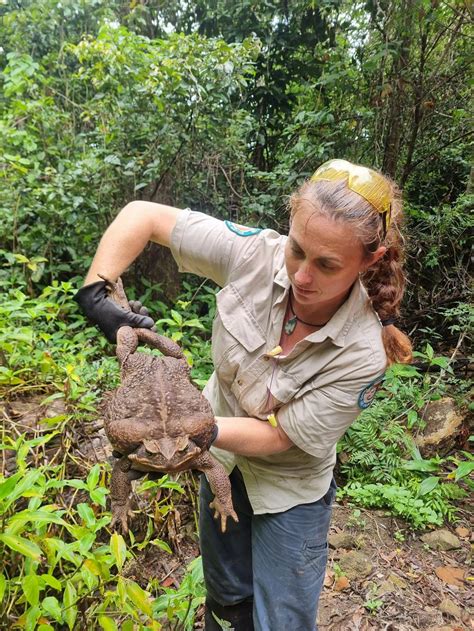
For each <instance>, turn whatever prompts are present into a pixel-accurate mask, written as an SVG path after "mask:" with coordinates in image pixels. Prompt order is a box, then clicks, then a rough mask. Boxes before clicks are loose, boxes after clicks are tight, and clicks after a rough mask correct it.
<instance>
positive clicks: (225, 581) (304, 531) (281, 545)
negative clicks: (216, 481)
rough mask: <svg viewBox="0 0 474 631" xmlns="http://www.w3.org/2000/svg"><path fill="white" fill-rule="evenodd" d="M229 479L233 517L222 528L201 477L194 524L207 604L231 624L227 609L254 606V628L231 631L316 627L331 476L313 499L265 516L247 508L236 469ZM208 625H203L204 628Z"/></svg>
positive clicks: (304, 630) (294, 630) (332, 490)
mask: <svg viewBox="0 0 474 631" xmlns="http://www.w3.org/2000/svg"><path fill="white" fill-rule="evenodd" d="M230 480H231V484H232V500H233V503H234V508H235V510H236V513H237V515H238V517H239V523H237V524H236V523H235V522H234V521H233V520H228V521H227V532H226V533H225V534H223V533H221V531H220V525H219V523H220V522H219V521H218V520H215V519H214V517H213V511H212V510H211V509H210V508H209V503H210V502H211V501H212V499H213V494H212V492H211V490H210V488H209V484H208V482H207V480H206V478H205V476H204V475H203V476H201V492H200V523H199V527H200V542H201V552H202V558H203V567H204V578H205V582H206V587H207V593H208V598H209V603H217V606H216V609H218V611H217V617H219V618H223V619H226V618H225V616H224V615H222V614H225V613H226V611H227V612H228V613H229V618H228V619H229V620H230V621H231V622H232V615H233V613H232V612H234V611H237V612H238V611H248V610H249V609H251V608H252V607H253V627H252V625H251V624H249V623H247V626H243V625H241V626H240V627H239V626H237V624H235V625H233V626H234V628H235V631H251V630H252V628H254V629H255V631H289V630H290V629H291V631H314V630H315V629H317V627H316V624H315V621H316V613H317V608H318V600H319V596H320V593H321V589H322V587H323V582H324V575H325V569H326V562H327V533H328V530H329V522H330V519H331V506H332V502H333V500H334V496H335V492H336V484H335V482H334V480H333V481H332V483H331V486H330V488H329V490H328V491H327V493H326V495H325V496H324V497H322V498H321V499H320V500H318V501H317V502H312V503H311V504H300V505H299V506H295V507H294V508H291V509H289V510H287V511H284V512H282V513H266V514H264V515H254V514H253V511H252V507H251V505H250V502H249V499H248V495H247V491H246V489H245V485H244V481H243V479H242V474H241V473H240V471H239V470H238V469H234V470H233V472H232V473H231V475H230ZM252 603H253V605H252ZM239 604H242V606H241V607H240V608H236V607H235V606H236V605H239ZM209 606H210V607H211V606H212V605H209ZM226 607H228V609H226ZM243 615H244V617H245V613H244V614H243ZM213 618H214V616H213ZM237 619H238V620H240V617H239V615H237ZM208 620H209V616H207V617H206V621H208ZM207 628H208V625H207V622H206V629H207ZM213 628H214V627H212V626H211V623H209V631H212V629H213ZM217 628H219V626H217Z"/></svg>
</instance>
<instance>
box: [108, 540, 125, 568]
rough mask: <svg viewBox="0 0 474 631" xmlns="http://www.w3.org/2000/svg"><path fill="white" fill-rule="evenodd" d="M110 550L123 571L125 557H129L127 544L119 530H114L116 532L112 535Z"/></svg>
mask: <svg viewBox="0 0 474 631" xmlns="http://www.w3.org/2000/svg"><path fill="white" fill-rule="evenodd" d="M110 550H111V552H112V556H113V557H114V559H115V564H116V565H117V567H118V569H119V571H121V570H122V567H123V564H124V563H125V559H126V558H127V545H126V543H125V541H124V538H123V537H122V535H121V534H119V533H118V532H114V534H113V535H112V536H111V537H110Z"/></svg>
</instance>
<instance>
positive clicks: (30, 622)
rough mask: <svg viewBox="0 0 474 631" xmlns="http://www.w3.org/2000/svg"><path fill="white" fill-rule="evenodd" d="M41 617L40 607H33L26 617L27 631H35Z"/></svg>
mask: <svg viewBox="0 0 474 631" xmlns="http://www.w3.org/2000/svg"><path fill="white" fill-rule="evenodd" d="M40 616H41V609H40V608H39V606H38V605H33V607H31V608H30V609H29V610H28V612H27V614H26V616H25V631H33V630H34V629H35V628H36V623H37V622H38V619H39V617H40Z"/></svg>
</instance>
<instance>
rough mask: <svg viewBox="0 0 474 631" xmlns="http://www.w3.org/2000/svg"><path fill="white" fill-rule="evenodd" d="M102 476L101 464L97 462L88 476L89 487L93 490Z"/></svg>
mask: <svg viewBox="0 0 474 631" xmlns="http://www.w3.org/2000/svg"><path fill="white" fill-rule="evenodd" d="M99 478H100V465H99V464H95V465H94V466H93V467H92V469H91V470H90V471H89V475H88V476H87V488H88V489H89V490H90V491H92V490H93V489H95V487H96V486H97V483H98V482H99Z"/></svg>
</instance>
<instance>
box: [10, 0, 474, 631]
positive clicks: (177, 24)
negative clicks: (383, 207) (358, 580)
mask: <svg viewBox="0 0 474 631" xmlns="http://www.w3.org/2000/svg"><path fill="white" fill-rule="evenodd" d="M0 16H1V28H0V67H1V75H0V77H1V82H2V93H1V96H0V147H1V149H0V163H1V177H2V187H1V190H0V258H1V261H2V264H1V266H0V291H1V293H2V304H1V306H0V389H1V393H2V396H3V397H4V401H5V402H6V403H5V405H4V407H3V408H2V411H3V414H4V417H5V422H4V430H3V432H4V436H3V439H2V444H1V452H2V454H3V456H2V457H3V461H2V462H3V468H2V473H3V474H4V477H2V478H1V481H0V510H1V512H2V516H3V521H2V528H1V531H0V548H1V554H2V560H3V563H2V567H3V573H1V572H0V601H1V596H3V595H4V594H5V598H4V599H3V602H2V605H1V608H0V625H1V624H3V625H5V626H3V627H2V628H12V625H13V623H15V624H17V625H18V626H19V627H20V628H26V629H36V628H38V629H41V631H45V630H47V629H53V628H58V629H59V628H60V629H63V628H69V629H72V628H86V625H87V626H90V627H91V628H103V629H105V630H106V631H108V630H109V629H112V630H113V629H117V628H119V626H117V625H120V624H121V625H122V626H120V628H121V629H123V630H124V631H127V629H137V628H139V629H159V628H161V623H160V622H158V620H161V621H162V622H163V620H165V619H166V620H168V621H170V620H171V621H174V622H173V624H175V626H174V627H169V628H176V629H178V628H179V629H191V628H193V624H194V621H195V614H196V611H197V610H198V607H199V606H200V604H201V603H202V601H203V594H204V591H203V587H202V574H200V570H199V566H198V565H196V564H194V565H193V564H191V566H190V567H189V569H188V572H187V573H186V574H185V577H184V579H183V581H182V583H181V585H180V587H176V589H174V588H173V587H170V586H169V585H168V586H165V587H163V585H162V584H161V583H159V582H157V579H153V580H152V581H151V582H147V580H145V578H144V577H142V578H141V580H138V579H137V580H136V581H135V580H132V579H133V576H132V578H130V574H128V575H127V573H126V572H125V570H124V567H126V566H127V563H128V562H129V561H130V559H131V558H132V557H133V558H139V555H140V551H141V550H144V549H145V547H146V544H148V543H151V544H152V545H153V546H155V547H157V548H159V549H160V550H161V551H165V552H166V553H167V554H168V553H171V551H173V553H176V548H175V546H174V544H173V541H175V539H173V536H171V535H170V533H172V531H173V528H174V529H175V530H174V532H175V534H176V528H178V529H179V523H180V522H179V520H178V522H179V523H178V526H176V523H177V522H176V519H177V517H176V514H177V512H176V505H177V499H176V497H177V494H178V495H179V493H181V494H182V493H183V488H184V489H185V490H188V491H190V493H189V494H190V495H191V496H192V495H193V494H194V495H195V490H196V489H195V486H193V484H194V482H193V480H192V478H189V479H187V480H185V482H184V483H183V486H180V484H178V483H177V482H174V481H171V480H169V479H168V478H167V476H164V478H163V479H162V480H161V481H159V482H152V481H148V482H145V483H144V484H143V485H142V487H141V488H140V489H139V492H140V493H145V495H146V494H147V493H148V494H150V493H151V494H152V495H153V493H154V494H155V495H154V497H155V498H157V501H158V507H159V509H157V510H155V512H154V514H153V512H152V513H150V512H148V513H147V516H148V521H147V522H146V523H147V524H148V525H146V527H145V534H144V535H143V538H142V540H141V541H139V540H134V539H133V536H132V540H131V542H126V541H125V540H124V538H123V537H122V536H121V535H119V534H117V533H115V534H110V533H109V534H108V535H106V536H104V534H103V533H104V528H106V526H107V525H108V523H109V522H110V515H109V514H108V513H107V512H106V507H107V505H106V495H107V483H106V480H107V474H108V471H109V469H110V467H109V465H108V464H107V463H106V458H103V459H102V460H101V459H100V458H99V457H97V453H96V451H94V450H97V444H96V443H94V445H96V447H94V450H92V452H88V453H86V451H87V450H86V448H85V445H88V444H89V442H91V441H92V442H93V441H94V440H96V437H95V436H94V437H93V438H91V432H92V429H91V428H94V427H95V425H94V423H95V422H96V420H97V417H98V404H99V401H100V398H101V396H102V393H103V391H104V390H106V389H109V388H110V387H112V386H113V385H114V383H116V382H117V378H118V374H117V366H116V362H115V359H114V357H113V353H112V351H111V349H110V348H109V346H108V345H107V343H106V341H105V339H101V338H100V336H98V335H97V332H96V330H95V329H94V328H92V327H88V326H87V324H86V322H85V321H84V319H83V317H82V316H81V314H79V313H78V310H77V307H76V306H75V304H74V302H73V300H72V296H73V294H74V292H75V291H76V290H77V288H78V287H79V286H80V284H81V282H82V278H83V276H84V274H85V272H86V270H87V267H88V265H89V263H90V260H91V257H92V255H93V253H94V251H95V248H96V246H97V243H98V241H99V239H100V236H101V234H102V233H103V231H104V229H105V228H106V226H107V225H108V224H109V223H110V221H111V220H112V219H113V217H114V216H115V215H116V213H117V212H118V211H119V210H120V208H122V207H123V206H124V205H125V204H126V203H127V202H128V201H131V200H133V199H147V200H153V201H158V202H163V203H169V204H172V205H175V206H178V207H186V206H189V207H191V208H193V209H195V210H201V211H204V212H207V213H210V214H212V215H215V216H219V217H222V218H229V219H231V220H234V221H237V222H239V223H243V224H251V225H258V226H262V227H274V228H277V229H278V230H281V231H285V230H286V228H287V221H288V215H287V199H288V196H289V195H290V194H291V192H292V191H293V189H294V188H295V187H296V186H297V185H298V184H299V183H300V182H302V181H303V180H304V179H305V178H307V177H308V176H309V175H311V173H312V172H313V171H314V170H315V169H316V168H317V166H318V165H319V164H321V163H322V162H324V161H325V160H327V159H330V158H333V157H339V158H345V159H348V160H351V161H354V162H358V163H362V164H365V165H368V166H373V167H376V168H379V169H380V170H382V171H383V172H384V173H386V174H388V175H389V176H391V177H392V178H393V179H394V180H395V181H396V182H397V183H398V184H399V185H400V186H401V187H402V189H403V191H404V199H405V209H406V217H407V219H406V231H405V232H406V246H407V261H406V270H407V275H408V280H409V283H408V289H407V294H406V299H405V302H404V309H403V319H402V322H401V326H402V328H404V329H405V330H406V332H407V333H408V334H409V335H410V336H411V337H412V339H413V341H414V343H415V348H416V351H417V352H416V357H415V364H414V365H412V366H406V367H401V366H394V367H393V369H391V370H390V371H389V373H388V374H387V379H386V383H385V386H384V389H383V390H381V391H380V392H379V395H378V400H377V401H376V403H375V404H374V405H373V406H372V407H371V408H370V409H369V410H368V411H367V412H366V413H364V415H362V417H363V419H362V421H359V422H358V423H356V424H355V425H354V426H353V428H352V429H351V430H350V431H349V432H348V434H347V435H346V437H345V438H344V439H343V441H341V444H340V446H339V452H340V454H339V455H340V460H339V474H340V476H341V480H340V484H341V491H340V498H341V501H342V500H343V499H344V498H345V501H347V500H350V501H351V502H353V505H360V506H369V507H376V508H383V509H386V510H389V511H390V512H391V514H393V515H397V516H399V517H401V518H403V519H404V520H406V523H407V524H408V525H409V526H410V527H426V526H435V525H437V526H440V525H442V523H443V522H444V520H446V519H447V520H454V519H456V518H457V517H458V516H459V515H460V514H462V510H461V509H460V506H461V505H460V504H459V502H460V501H461V502H462V500H463V498H464V497H466V495H467V492H468V491H469V490H472V486H473V483H472V481H471V480H470V479H469V476H470V474H471V473H472V470H473V468H474V465H473V458H472V455H470V454H469V452H468V450H467V444H468V440H469V429H468V427H467V426H466V422H465V420H463V422H461V421H460V422H459V423H458V422H457V421H456V423H457V424H456V423H455V427H456V436H455V437H454V438H453V436H451V437H450V440H449V443H448V445H447V446H446V445H444V447H443V449H442V450H438V451H434V452H433V451H423V450H422V449H421V447H420V445H421V443H420V441H418V440H417V435H418V434H419V433H420V432H422V431H423V430H424V428H425V426H426V424H427V421H426V414H425V411H426V406H427V405H428V404H430V403H433V402H435V401H436V400H438V401H439V400H442V401H444V402H445V404H446V405H448V403H446V401H449V402H450V403H449V405H448V407H449V406H450V405H451V406H454V408H456V410H457V412H456V414H458V416H457V417H456V418H459V411H461V417H463V419H464V416H465V413H467V412H468V411H469V388H470V383H469V378H470V376H472V371H471V372H470V364H469V358H468V351H469V342H470V340H471V339H472V337H471V334H472V306H471V295H470V286H469V268H468V265H469V261H470V251H469V246H470V241H469V239H470V235H471V234H472V216H473V213H472V202H473V192H474V190H473V187H474V183H473V175H472V170H471V160H472V133H473V131H472V118H470V99H471V95H472V92H471V89H470V80H471V79H472V77H471V76H470V70H471V68H472V38H473V34H472V28H471V24H472V18H473V13H472V4H471V3H470V2H468V0H449V1H444V0H397V1H395V0H367V1H366V2H349V1H348V0H318V1H316V0H292V1H291V2H288V1H287V0H266V1H265V2H259V1H257V0H239V1H238V2H237V1H235V0H196V1H190V0H167V1H162V0H148V1H145V0H130V1H128V2H125V1H119V0H115V1H113V0H61V1H60V2H57V1H52V0H7V1H6V2H3V3H1V4H0ZM126 282H127V287H129V288H130V290H128V289H127V291H129V297H137V298H141V299H142V300H143V301H144V302H145V303H146V304H147V306H149V307H150V309H151V310H152V313H153V315H155V316H156V317H157V318H158V326H159V329H160V330H161V331H162V332H163V333H165V334H167V335H171V336H172V337H173V338H174V339H176V340H178V341H179V342H180V343H181V344H182V345H183V347H184V348H185V349H186V353H187V355H188V358H189V361H190V363H192V365H193V376H194V379H195V380H196V382H197V383H198V384H200V385H202V384H204V383H205V380H206V379H207V377H208V375H209V372H210V370H211V362H210V354H209V338H210V328H211V322H212V317H213V313H214V294H215V291H216V288H215V287H213V286H212V284H211V283H206V282H201V281H200V280H198V281H196V280H195V279H192V278H188V277H184V279H183V277H178V275H177V270H176V268H175V265H174V263H173V262H172V261H171V259H170V257H169V255H168V254H167V252H165V251H162V249H161V248H158V247H157V246H150V247H149V248H147V250H146V251H145V253H144V254H143V255H142V256H141V257H140V259H139V260H138V261H137V262H136V263H135V264H134V266H133V267H132V269H131V270H130V271H129V272H128V274H127V280H126ZM471 368H472V366H471ZM27 403H28V404H29V405H30V407H31V406H33V407H35V406H36V408H37V412H35V414H36V416H34V418H35V420H34V422H33V423H31V422H29V423H26V421H24V417H23V416H22V413H21V409H23V408H22V407H21V406H22V405H24V404H25V405H26V404H27ZM36 408H35V409H36ZM19 410H20V411H19ZM450 410H451V408H450ZM451 412H452V410H451ZM451 412H450V413H451ZM362 417H361V418H362ZM30 421H31V419H30ZM25 423H26V425H25ZM91 444H92V443H91ZM94 454H95V456H94ZM94 463H96V464H94ZM189 494H188V495H189ZM147 497H148V496H147ZM160 498H161V499H160ZM188 509H189V506H188ZM460 510H461V513H460V512H459V511H460ZM178 512H179V511H178ZM188 512H189V510H188ZM191 512H193V510H192V509H191ZM171 518H173V519H174V520H175V521H174V522H172V519H171ZM160 520H161V521H160ZM170 520H171V521H170ZM355 520H356V522H357V515H356V517H355ZM183 521H185V520H184V518H183ZM188 521H189V520H188ZM157 523H159V524H161V525H160V528H159V535H160V536H159V537H158V538H157V535H156V527H157ZM172 523H173V524H174V526H173V525H172ZM163 524H164V525H163ZM397 532H399V531H397ZM400 537H402V535H399V539H400ZM400 540H401V539H400ZM170 546H171V547H170ZM154 581H155V582H154ZM111 586H113V587H112V588H111ZM366 602H367V603H372V605H367V606H366V609H367V610H369V611H371V612H372V613H374V611H375V610H378V609H380V610H381V611H383V609H384V602H385V601H383V600H380V599H379V600H377V599H374V598H368V600H367V601H366ZM374 602H375V603H378V604H376V605H374V604H373V603H374ZM364 606H365V605H364ZM371 607H372V609H371ZM91 621H92V622H91ZM129 623H130V624H129ZM96 624H97V625H98V626H94V625H96ZM75 625H79V626H78V627H76V626H75ZM81 625H82V626H81ZM127 625H128V626H127ZM133 625H138V626H133ZM179 625H181V626H179ZM163 628H168V627H163ZM196 628H198V627H196ZM344 628H348V627H344ZM375 628H379V627H375ZM380 628H382V626H381V627H380ZM384 628H387V627H384ZM400 628H401V627H400ZM410 628H411V627H410ZM413 628H419V627H413ZM420 628H422V627H420Z"/></svg>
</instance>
